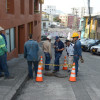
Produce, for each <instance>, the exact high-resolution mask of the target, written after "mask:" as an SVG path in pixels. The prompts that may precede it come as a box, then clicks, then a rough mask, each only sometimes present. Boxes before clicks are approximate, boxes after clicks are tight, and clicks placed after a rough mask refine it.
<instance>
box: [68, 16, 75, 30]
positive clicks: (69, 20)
mask: <svg viewBox="0 0 100 100" xmlns="http://www.w3.org/2000/svg"><path fill="white" fill-rule="evenodd" d="M67 20H68V21H67V27H68V28H72V27H73V23H74V15H70V14H69V15H68V18H67Z"/></svg>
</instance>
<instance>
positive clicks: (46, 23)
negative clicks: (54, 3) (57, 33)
mask: <svg viewBox="0 0 100 100" xmlns="http://www.w3.org/2000/svg"><path fill="white" fill-rule="evenodd" d="M49 25H50V23H49V14H47V13H46V12H42V22H41V35H45V33H47V32H48V28H49Z"/></svg>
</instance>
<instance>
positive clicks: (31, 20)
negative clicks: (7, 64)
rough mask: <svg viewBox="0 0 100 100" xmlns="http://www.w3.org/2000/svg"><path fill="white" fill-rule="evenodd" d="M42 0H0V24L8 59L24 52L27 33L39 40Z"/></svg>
mask: <svg viewBox="0 0 100 100" xmlns="http://www.w3.org/2000/svg"><path fill="white" fill-rule="evenodd" d="M43 2H44V1H43V0H0V26H2V27H3V28H4V29H5V31H4V32H3V33H4V34H5V36H6V38H7V49H8V59H11V58H14V57H18V54H22V53H23V52H24V43H25V41H26V40H28V34H33V39H34V40H37V41H40V40H41V11H42V3H43Z"/></svg>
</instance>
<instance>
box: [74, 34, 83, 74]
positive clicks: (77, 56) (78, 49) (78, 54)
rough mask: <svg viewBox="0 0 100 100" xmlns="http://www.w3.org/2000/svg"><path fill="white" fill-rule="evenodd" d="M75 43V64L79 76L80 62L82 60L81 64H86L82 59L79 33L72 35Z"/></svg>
mask: <svg viewBox="0 0 100 100" xmlns="http://www.w3.org/2000/svg"><path fill="white" fill-rule="evenodd" d="M72 38H73V41H74V43H75V45H74V62H75V70H76V76H77V74H78V66H79V65H78V61H79V59H80V61H81V63H84V60H83V58H82V49H81V42H80V41H79V39H78V38H79V34H78V33H77V32H74V33H73V35H72Z"/></svg>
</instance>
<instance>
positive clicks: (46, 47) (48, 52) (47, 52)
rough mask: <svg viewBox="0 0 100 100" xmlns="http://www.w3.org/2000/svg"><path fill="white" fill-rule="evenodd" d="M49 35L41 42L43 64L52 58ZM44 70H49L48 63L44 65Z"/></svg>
mask: <svg viewBox="0 0 100 100" xmlns="http://www.w3.org/2000/svg"><path fill="white" fill-rule="evenodd" d="M51 39H52V37H51V35H48V36H47V41H45V42H44V43H43V51H44V54H45V64H50V61H51V59H52V54H51ZM45 70H46V71H50V68H49V65H45Z"/></svg>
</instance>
